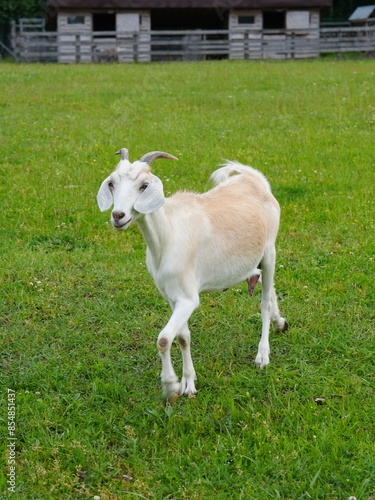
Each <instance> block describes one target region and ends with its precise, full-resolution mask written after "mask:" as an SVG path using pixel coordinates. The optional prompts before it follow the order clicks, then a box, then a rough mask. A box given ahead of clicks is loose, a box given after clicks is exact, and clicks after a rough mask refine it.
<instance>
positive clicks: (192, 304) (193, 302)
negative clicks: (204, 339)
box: [157, 297, 199, 402]
mask: <svg viewBox="0 0 375 500" xmlns="http://www.w3.org/2000/svg"><path fill="white" fill-rule="evenodd" d="M198 304H199V298H198V297H197V298H196V299H189V300H188V299H185V300H179V301H176V303H175V306H174V308H173V314H172V316H171V318H170V320H169V321H168V323H167V325H166V326H165V328H164V329H163V330H162V331H161V332H160V334H159V337H158V343H157V346H158V350H159V354H160V357H161V361H162V370H161V383H162V387H163V397H164V399H166V400H168V401H171V402H174V401H176V400H177V398H178V396H179V395H180V391H181V385H180V384H179V383H178V378H177V376H176V374H175V371H174V369H173V365H172V359H171V346H172V342H173V340H174V338H175V337H176V335H177V334H178V333H179V332H181V331H186V330H185V329H184V327H185V325H186V324H187V322H188V319H189V318H190V316H191V314H192V312H193V311H194V309H195V308H196V307H197V306H198ZM181 338H183V339H185V338H186V335H185V336H184V335H183V336H182V337H181ZM180 345H181V344H180ZM189 355H190V351H189Z"/></svg>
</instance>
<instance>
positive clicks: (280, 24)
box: [263, 10, 286, 30]
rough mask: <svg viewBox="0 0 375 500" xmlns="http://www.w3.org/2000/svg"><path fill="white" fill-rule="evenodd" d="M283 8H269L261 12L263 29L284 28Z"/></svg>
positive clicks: (284, 16)
mask: <svg viewBox="0 0 375 500" xmlns="http://www.w3.org/2000/svg"><path fill="white" fill-rule="evenodd" d="M285 18H286V15H285V10H284V11H280V10H269V11H265V12H263V29H265V30H283V29H285Z"/></svg>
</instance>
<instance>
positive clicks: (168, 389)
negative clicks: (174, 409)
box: [163, 382, 181, 404]
mask: <svg viewBox="0 0 375 500" xmlns="http://www.w3.org/2000/svg"><path fill="white" fill-rule="evenodd" d="M180 394H181V391H180V384H179V383H177V382H169V383H165V384H163V398H164V401H166V402H169V403H170V404H174V403H175V402H176V401H177V400H178V398H179V397H180Z"/></svg>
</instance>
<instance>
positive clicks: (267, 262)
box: [255, 246, 276, 368]
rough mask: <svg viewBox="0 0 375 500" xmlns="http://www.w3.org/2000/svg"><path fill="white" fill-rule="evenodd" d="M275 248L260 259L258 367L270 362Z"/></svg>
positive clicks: (256, 359)
mask: <svg viewBox="0 0 375 500" xmlns="http://www.w3.org/2000/svg"><path fill="white" fill-rule="evenodd" d="M275 260H276V250H275V247H274V246H272V247H271V248H269V249H267V251H266V252H265V253H264V256H263V259H262V302H261V310H262V335H261V338H260V342H259V345H258V354H257V356H256V358H255V363H257V364H258V365H259V366H260V368H264V367H265V366H267V365H268V364H269V362H270V360H269V354H270V344H269V330H270V323H271V307H272V305H271V298H272V291H273V276H274V272H275Z"/></svg>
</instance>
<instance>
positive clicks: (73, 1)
mask: <svg viewBox="0 0 375 500" xmlns="http://www.w3.org/2000/svg"><path fill="white" fill-rule="evenodd" d="M332 1H333V0H236V2H227V1H226V0H64V2H61V4H60V5H59V4H57V5H58V8H59V9H60V10H68V9H81V10H86V9H88V10H91V9H100V10H105V9H137V10H138V9H161V8H169V9H187V8H194V9H202V8H203V9H204V8H209V9H220V10H222V9H224V10H227V9H236V10H237V9H270V8H271V9H277V8H297V9H301V8H308V7H330V6H331V5H332ZM231 3H235V5H234V6H231ZM47 4H49V5H50V6H51V7H56V0H48V2H47Z"/></svg>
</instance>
